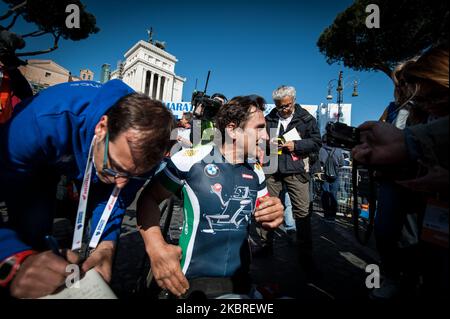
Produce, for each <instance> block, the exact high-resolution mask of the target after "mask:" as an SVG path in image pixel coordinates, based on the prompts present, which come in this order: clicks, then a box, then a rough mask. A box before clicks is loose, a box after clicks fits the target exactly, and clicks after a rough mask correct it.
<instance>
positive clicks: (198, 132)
mask: <svg viewBox="0 0 450 319" xmlns="http://www.w3.org/2000/svg"><path fill="white" fill-rule="evenodd" d="M227 101H228V100H227V98H226V97H225V95H223V94H222V93H214V94H213V95H212V96H211V97H209V96H208V95H205V93H204V92H194V93H193V95H192V101H191V103H192V105H193V108H194V117H193V119H194V120H193V121H192V124H191V133H190V141H191V143H192V145H193V146H195V145H198V144H207V143H210V142H212V140H213V139H214V118H215V116H216V114H217V112H218V110H219V108H220V107H221V106H222V105H224V104H225V103H226V102H227Z"/></svg>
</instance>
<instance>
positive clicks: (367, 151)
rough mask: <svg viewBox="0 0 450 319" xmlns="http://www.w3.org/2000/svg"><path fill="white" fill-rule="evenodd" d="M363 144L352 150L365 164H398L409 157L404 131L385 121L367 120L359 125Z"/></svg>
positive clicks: (354, 155) (357, 158)
mask: <svg viewBox="0 0 450 319" xmlns="http://www.w3.org/2000/svg"><path fill="white" fill-rule="evenodd" d="M359 129H360V131H361V142H362V144H359V145H357V146H356V147H354V148H353V150H352V155H353V157H354V158H355V159H356V160H357V161H358V162H361V163H363V164H372V165H380V164H397V163H401V162H405V161H407V159H408V153H407V150H406V144H405V136H404V133H403V132H402V131H401V130H400V129H398V128H396V127H395V126H393V125H392V124H389V123H385V122H365V123H363V124H362V125H361V126H359Z"/></svg>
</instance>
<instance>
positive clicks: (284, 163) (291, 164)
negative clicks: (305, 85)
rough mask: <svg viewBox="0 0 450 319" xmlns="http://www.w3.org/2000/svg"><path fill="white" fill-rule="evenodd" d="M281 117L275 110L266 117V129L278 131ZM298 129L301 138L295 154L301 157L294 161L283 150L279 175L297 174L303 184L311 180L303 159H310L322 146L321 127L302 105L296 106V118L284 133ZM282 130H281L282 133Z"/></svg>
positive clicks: (296, 142)
mask: <svg viewBox="0 0 450 319" xmlns="http://www.w3.org/2000/svg"><path fill="white" fill-rule="evenodd" d="M279 119H280V118H279V116H278V114H277V110H276V109H273V110H272V111H271V112H270V113H269V114H268V115H267V116H266V124H267V125H266V127H267V131H268V132H269V133H270V129H275V130H276V129H277V127H278V121H279ZM293 128H296V129H297V131H298V133H299V135H300V137H301V138H302V139H301V140H300V141H294V144H295V149H294V153H295V155H297V156H298V157H299V159H298V160H294V158H293V157H292V155H291V154H290V153H289V152H288V151H286V150H285V149H283V153H282V154H281V155H279V156H278V173H281V174H296V175H299V179H300V180H302V181H303V182H306V181H308V180H309V174H306V172H305V164H304V162H303V160H302V159H304V158H307V157H309V156H310V155H311V154H313V153H316V154H317V153H318V152H319V150H320V147H321V145H322V141H321V137H320V131H319V127H318V126H317V122H316V119H315V118H314V117H313V116H312V115H311V114H310V113H309V112H308V111H306V110H305V109H304V108H302V107H301V106H300V105H298V104H296V105H295V111H294V116H293V118H292V121H291V122H290V123H289V125H288V127H287V129H286V130H284V133H287V132H289V131H290V130H292V129H293ZM281 130H282V128H280V131H281Z"/></svg>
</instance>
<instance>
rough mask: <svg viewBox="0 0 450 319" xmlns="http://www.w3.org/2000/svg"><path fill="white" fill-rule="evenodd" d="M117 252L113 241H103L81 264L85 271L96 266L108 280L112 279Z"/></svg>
mask: <svg viewBox="0 0 450 319" xmlns="http://www.w3.org/2000/svg"><path fill="white" fill-rule="evenodd" d="M114 252H115V243H114V242H113V241H102V242H101V243H100V244H99V245H98V246H97V248H96V249H95V250H94V252H93V253H92V254H91V255H90V256H89V258H88V259H86V261H85V262H84V263H83V265H82V266H81V270H82V271H83V272H87V271H88V270H90V269H92V268H94V269H95V270H96V271H97V272H98V273H99V274H100V275H101V276H102V277H103V279H104V280H105V281H106V282H110V281H111V273H112V262H113V257H114Z"/></svg>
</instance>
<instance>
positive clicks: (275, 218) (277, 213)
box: [255, 196, 284, 228]
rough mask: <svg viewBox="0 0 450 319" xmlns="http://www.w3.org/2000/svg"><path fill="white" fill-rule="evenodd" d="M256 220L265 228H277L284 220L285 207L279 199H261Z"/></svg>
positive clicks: (256, 211) (256, 212)
mask: <svg viewBox="0 0 450 319" xmlns="http://www.w3.org/2000/svg"><path fill="white" fill-rule="evenodd" d="M255 219H256V221H257V222H258V223H261V224H262V226H263V227H264V228H277V227H278V226H280V225H281V223H282V222H283V220H284V206H283V204H281V201H280V199H279V198H278V197H268V196H266V197H261V198H259V206H258V207H257V208H256V210H255Z"/></svg>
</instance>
